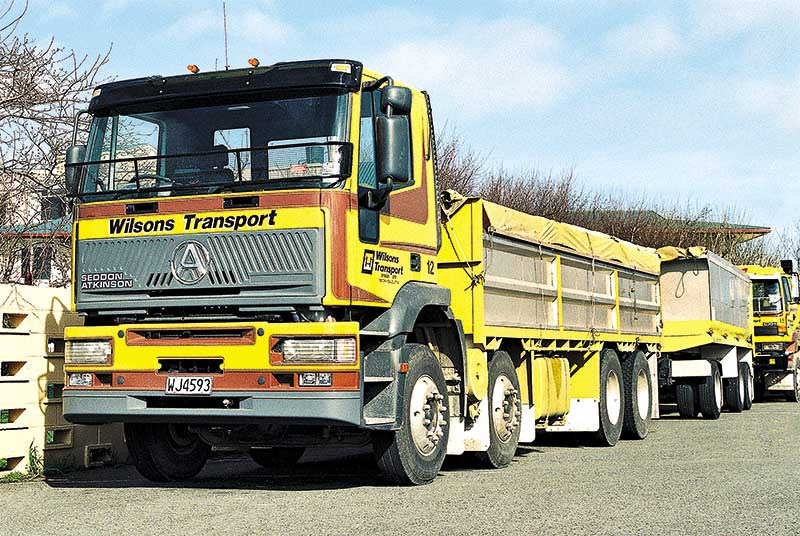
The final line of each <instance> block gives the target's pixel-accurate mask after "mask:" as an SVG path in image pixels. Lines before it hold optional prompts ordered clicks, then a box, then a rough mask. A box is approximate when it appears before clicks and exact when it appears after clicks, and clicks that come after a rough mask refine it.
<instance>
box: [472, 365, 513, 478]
mask: <svg viewBox="0 0 800 536" xmlns="http://www.w3.org/2000/svg"><path fill="white" fill-rule="evenodd" d="M489 386H490V387H491V389H490V390H489V392H488V397H489V408H490V409H489V419H490V423H489V450H487V451H486V452H476V453H475V455H476V457H477V459H478V461H479V462H480V464H481V465H483V466H484V467H487V468H489V469H499V468H501V467H506V466H507V465H508V464H510V463H511V460H512V459H513V458H514V455H515V454H516V453H517V445H518V444H519V432H520V428H521V425H520V423H521V411H522V406H521V404H520V400H519V379H518V378H517V371H516V370H515V369H514V364H513V363H512V362H511V358H510V357H509V355H508V354H507V353H506V352H502V351H501V352H495V353H494V355H493V356H492V360H491V362H490V363H489Z"/></svg>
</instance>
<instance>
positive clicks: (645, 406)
mask: <svg viewBox="0 0 800 536" xmlns="http://www.w3.org/2000/svg"><path fill="white" fill-rule="evenodd" d="M622 380H623V385H624V395H625V418H624V419H623V422H622V431H623V433H624V434H625V437H627V438H630V439H644V438H645V437H647V433H648V432H649V430H650V418H651V415H652V409H653V385H652V381H651V379H650V366H649V365H648V364H647V358H646V357H645V355H644V352H642V351H641V350H636V351H635V352H633V353H632V354H631V355H630V356H628V359H626V360H625V361H624V362H623V363H622Z"/></svg>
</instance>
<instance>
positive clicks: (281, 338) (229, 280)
mask: <svg viewBox="0 0 800 536" xmlns="http://www.w3.org/2000/svg"><path fill="white" fill-rule="evenodd" d="M251 64H252V65H254V66H253V67H252V68H247V69H235V70H229V71H228V70H226V71H219V72H211V73H199V74H198V73H195V74H189V75H185V76H170V77H162V76H150V77H146V78H137V79H133V80H124V81H118V82H112V83H109V84H104V85H102V86H100V87H98V88H97V89H96V90H95V91H94V93H93V97H92V99H91V102H90V104H89V107H88V110H86V111H85V113H87V114H89V115H90V116H91V129H90V132H89V136H88V141H87V143H86V144H85V145H84V144H78V143H77V140H75V142H74V144H73V146H71V147H70V148H69V150H68V152H67V165H66V169H67V183H68V188H69V189H70V190H71V191H72V193H73V195H74V197H75V201H76V202H75V211H74V227H73V255H74V257H73V268H74V269H73V280H74V281H75V284H74V295H73V306H74V308H75V309H76V310H77V311H78V312H79V313H80V314H81V315H82V316H83V318H84V324H85V325H84V326H82V327H76V328H73V329H70V330H68V331H67V333H66V339H67V343H66V373H67V385H66V389H65V393H64V413H65V417H66V418H67V419H68V420H70V421H72V422H75V423H97V422H123V423H125V429H126V437H127V439H128V444H129V447H130V449H131V452H132V454H133V457H134V459H135V460H136V462H137V467H138V468H139V470H140V471H141V472H142V473H143V474H144V475H145V476H147V477H148V478H151V479H153V480H176V479H183V478H188V477H191V476H192V475H193V474H195V473H196V472H197V471H199V470H200V468H202V466H203V464H204V463H205V459H206V458H207V456H208V452H209V450H210V448H211V445H217V446H227V447H239V448H243V449H244V450H249V451H250V452H251V454H253V457H254V459H256V461H258V462H259V463H262V464H264V465H275V464H277V463H279V462H280V463H284V462H286V461H287V460H290V459H292V458H294V459H296V458H297V457H299V455H300V454H301V453H302V451H303V449H304V448H305V447H307V446H313V445H316V444H321V443H324V442H326V441H328V442H330V441H335V442H338V443H339V444H347V443H348V442H349V443H352V444H363V443H365V442H367V441H369V440H371V439H374V438H373V437H372V435H374V434H377V435H378V436H380V437H378V439H379V440H381V441H379V443H380V444H381V445H382V449H383V450H382V452H384V453H385V452H386V451H387V450H388V451H389V452H393V451H392V448H397V446H396V444H395V443H393V441H394V439H395V434H394V432H395V431H396V430H398V429H399V428H400V427H401V425H402V423H403V417H402V412H403V407H402V405H401V404H400V402H398V401H402V393H403V391H402V390H403V384H404V380H405V379H406V377H407V375H406V373H407V372H408V361H409V359H410V355H409V354H408V352H409V350H408V348H409V347H410V346H413V345H415V344H416V345H417V346H421V345H427V347H428V348H431V347H432V348H436V349H437V350H436V352H437V355H438V359H439V360H440V361H441V360H444V357H442V356H443V355H444V352H445V351H447V352H448V353H449V356H450V357H448V358H447V366H448V367H449V369H446V370H448V372H447V375H448V380H447V381H450V382H451V383H453V385H452V387H450V386H448V385H447V384H445V383H444V382H445V380H442V381H441V382H439V383H438V384H431V385H427V386H425V387H424V388H423V390H425V392H426V393H427V395H430V396H431V397H432V398H431V400H432V401H433V402H430V403H428V404H426V406H427V407H428V408H429V409H427V410H425V412H426V414H428V413H430V418H427V417H426V418H420V421H423V420H426V421H427V422H426V423H425V424H420V425H419V426H420V428H421V430H422V434H423V437H422V439H420V441H421V442H422V444H423V447H425V448H423V449H422V451H423V452H424V453H428V451H430V452H434V451H435V457H434V458H435V459H438V458H442V459H443V457H444V450H443V447H441V446H438V447H436V445H438V444H439V443H440V442H441V443H442V444H444V445H446V443H447V436H446V431H445V428H446V423H445V424H444V425H441V422H444V419H447V418H448V417H447V416H446V415H445V413H446V412H445V411H444V410H445V409H446V408H448V407H449V408H450V410H449V411H450V412H451V413H452V414H453V415H455V416H458V415H459V414H460V412H461V403H460V398H459V394H458V393H459V389H458V388H457V386H456V385H455V378H457V377H458V371H459V370H461V371H462V373H463V364H462V360H461V356H460V351H461V348H460V346H459V344H458V340H459V339H458V333H459V325H458V323H457V322H456V321H455V320H454V319H453V316H452V313H451V312H450V310H449V300H450V291H449V289H447V288H444V287H442V286H440V285H437V284H436V281H437V268H436V263H435V257H436V253H437V250H438V247H439V243H440V239H441V237H440V228H439V222H438V207H437V204H436V183H435V175H434V159H435V156H434V155H435V145H434V144H435V138H434V135H433V128H432V118H431V115H430V105H429V102H428V96H427V95H426V94H424V93H422V92H420V91H418V90H415V89H411V88H408V87H406V86H404V85H401V84H399V83H395V82H394V80H393V79H392V78H390V77H386V76H383V75H381V74H379V73H376V72H373V71H369V70H367V69H364V68H363V66H362V64H361V63H359V62H357V61H352V60H313V61H302V62H291V63H278V64H275V65H270V66H258V62H257V61H255V60H254V61H252V62H251ZM417 350H419V349H417ZM428 352H429V353H428V354H426V356H425V357H426V360H427V361H430V360H431V359H433V361H434V363H435V362H436V360H437V357H431V356H432V355H433V354H432V353H431V351H430V350H428ZM401 363H405V367H401V366H400V365H401ZM414 372H416V371H414ZM440 374H441V373H440ZM429 375H430V373H429ZM448 390H449V391H452V397H453V401H452V403H450V404H449V406H448V404H447V402H444V401H443V400H444V398H445V397H447V396H448ZM398 392H399V394H398ZM431 406H433V407H434V408H436V411H433V412H432V413H431V411H432V410H431V409H430V407H431ZM438 410H442V411H441V412H440V411H438ZM433 447H436V448H433ZM426 449H427V450H426ZM434 461H435V460H434ZM437 469H438V468H437ZM389 470H390V471H391V467H390V468H389ZM398 471H399V472H396V473H397V474H395V476H396V477H397V478H398V479H400V480H419V478H421V477H418V476H414V473H413V471H411V472H409V471H410V470H409V471H406V470H403V469H400V470H398ZM434 474H435V473H434ZM426 478H432V476H429V477H426Z"/></svg>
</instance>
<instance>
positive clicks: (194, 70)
mask: <svg viewBox="0 0 800 536" xmlns="http://www.w3.org/2000/svg"><path fill="white" fill-rule="evenodd" d="M186 69H187V70H188V71H189V72H190V73H192V74H197V73H199V72H200V67H198V66H197V65H195V64H193V63H192V64H191V65H187V66H186Z"/></svg>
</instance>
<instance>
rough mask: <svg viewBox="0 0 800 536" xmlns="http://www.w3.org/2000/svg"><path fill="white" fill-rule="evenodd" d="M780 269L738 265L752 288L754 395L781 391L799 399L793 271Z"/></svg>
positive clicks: (787, 267) (796, 319)
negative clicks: (748, 278)
mask: <svg viewBox="0 0 800 536" xmlns="http://www.w3.org/2000/svg"><path fill="white" fill-rule="evenodd" d="M783 264H784V265H785V266H782V267H781V268H777V267H769V266H756V265H746V266H741V269H742V270H743V271H745V272H746V273H747V274H748V275H749V276H750V280H751V282H752V285H753V296H752V303H753V332H754V339H755V350H756V354H755V359H754V361H753V367H754V370H755V385H756V395H757V396H759V397H763V396H764V395H765V394H766V393H767V392H782V393H783V394H785V395H786V396H787V397H789V398H790V399H791V400H794V401H797V400H798V397H800V386H798V378H797V376H798V369H797V335H798V323H799V321H800V319H799V318H798V314H797V304H798V299H797V297H796V296H795V291H794V290H793V287H794V286H795V278H796V275H795V274H794V270H793V269H792V266H791V263H783Z"/></svg>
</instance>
